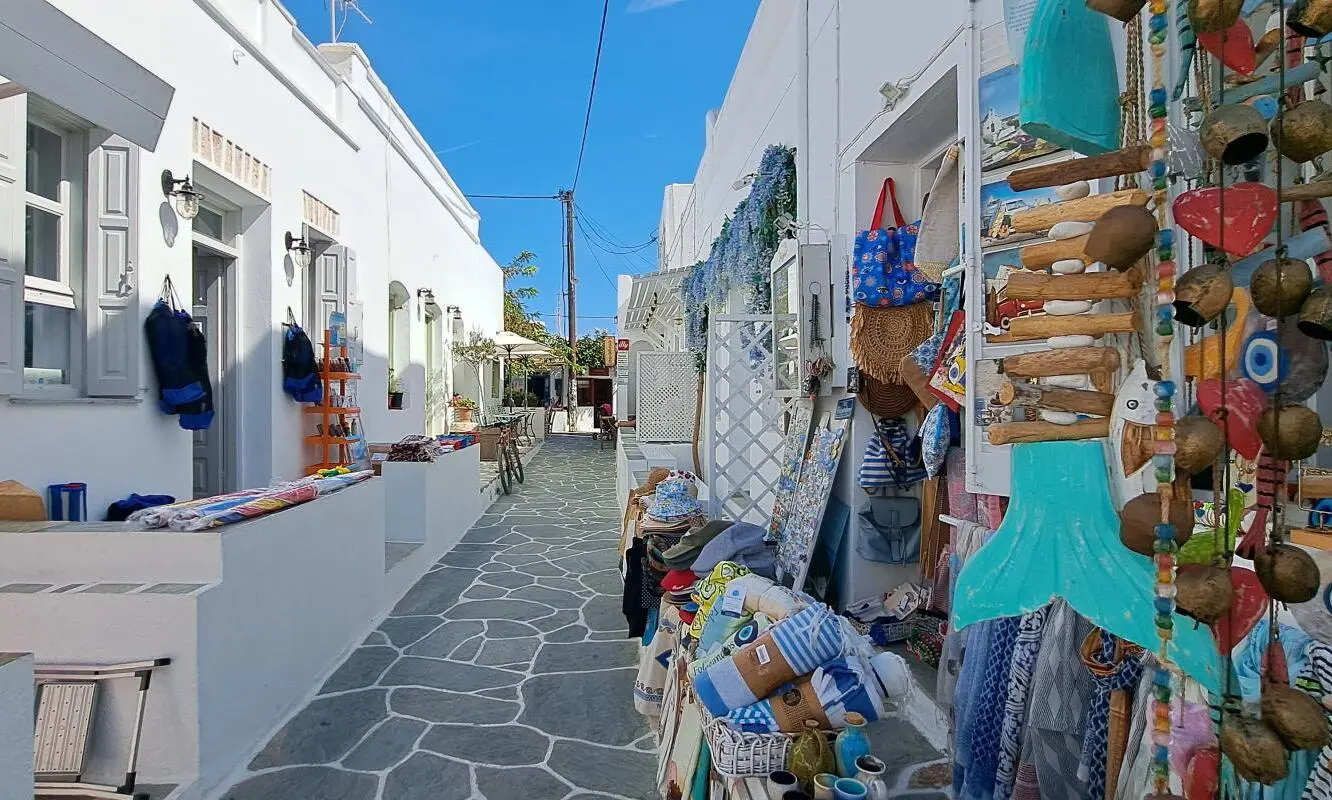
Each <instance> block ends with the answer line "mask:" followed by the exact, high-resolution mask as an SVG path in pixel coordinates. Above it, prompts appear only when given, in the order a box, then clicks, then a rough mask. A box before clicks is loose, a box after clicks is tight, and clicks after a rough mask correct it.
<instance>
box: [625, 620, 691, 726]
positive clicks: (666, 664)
mask: <svg viewBox="0 0 1332 800" xmlns="http://www.w3.org/2000/svg"><path fill="white" fill-rule="evenodd" d="M679 641H680V609H678V608H676V607H675V606H673V605H671V604H670V603H662V604H661V608H660V611H659V612H658V615H657V630H656V631H655V632H654V633H653V636H652V640H651V641H649V642H648V643H647V644H645V645H643V646H642V647H641V648H639V651H638V676H637V678H635V680H634V708H636V709H637V710H638V713H640V714H643V715H644V716H647V717H650V718H654V719H655V718H656V717H659V716H661V703H662V698H663V696H664V693H665V689H666V676H667V675H668V674H669V670H670V665H671V654H672V653H674V652H675V645H676V644H677V643H678V642H679Z"/></svg>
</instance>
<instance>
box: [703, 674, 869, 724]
mask: <svg viewBox="0 0 1332 800" xmlns="http://www.w3.org/2000/svg"><path fill="white" fill-rule="evenodd" d="M870 673H871V669H870V667H869V665H868V664H865V663H864V662H863V661H861V660H860V659H859V658H858V657H855V656H851V657H849V658H834V659H833V660H832V661H829V662H828V663H827V664H824V665H823V666H821V667H819V668H818V669H816V670H814V674H812V675H810V676H809V677H807V678H801V679H800V680H798V681H796V682H795V683H794V684H790V685H788V686H785V687H783V688H781V689H779V690H778V691H777V692H775V693H774V694H773V695H772V697H770V698H768V699H766V700H760V701H759V702H757V703H755V704H753V705H751V706H745V707H744V708H740V709H736V710H735V711H732V712H731V713H730V714H728V715H726V717H724V719H725V722H726V725H727V726H728V727H730V728H732V729H733V730H737V731H740V732H742V733H777V732H779V731H780V732H786V733H798V732H800V731H803V730H804V729H805V725H804V723H805V720H807V719H814V720H817V721H818V722H819V727H820V728H822V729H824V730H834V729H837V728H843V727H845V726H846V715H847V712H850V711H855V712H857V713H859V714H860V715H861V716H863V717H864V718H865V720H866V721H867V722H875V721H877V720H878V719H880V718H881V717H882V716H883V714H884V710H883V695H882V694H880V692H879V689H878V687H877V686H876V685H875V682H874V681H873V680H870V679H869V677H868V676H869V675H870Z"/></svg>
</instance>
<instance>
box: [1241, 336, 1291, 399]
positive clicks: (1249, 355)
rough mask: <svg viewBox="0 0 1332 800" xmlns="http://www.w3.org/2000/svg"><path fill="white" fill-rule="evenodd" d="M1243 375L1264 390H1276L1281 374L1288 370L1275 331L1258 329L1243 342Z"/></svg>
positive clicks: (1284, 355) (1269, 392)
mask: <svg viewBox="0 0 1332 800" xmlns="http://www.w3.org/2000/svg"><path fill="white" fill-rule="evenodd" d="M1240 369H1241V371H1242V372H1243V373H1244V377H1246V378H1248V379H1249V380H1251V381H1253V382H1254V383H1256V384H1258V386H1259V387H1261V388H1262V390H1263V391H1264V392H1267V393H1268V394H1271V393H1272V392H1274V391H1276V387H1277V383H1278V382H1280V380H1281V376H1282V375H1283V374H1285V373H1286V372H1287V371H1288V370H1289V364H1287V363H1286V354H1285V353H1284V352H1283V351H1282V350H1281V345H1280V343H1278V342H1277V336H1276V333H1274V332H1272V331H1259V332H1258V333H1255V334H1254V335H1253V336H1250V337H1249V341H1247V342H1245V343H1244V357H1243V359H1241V361H1240Z"/></svg>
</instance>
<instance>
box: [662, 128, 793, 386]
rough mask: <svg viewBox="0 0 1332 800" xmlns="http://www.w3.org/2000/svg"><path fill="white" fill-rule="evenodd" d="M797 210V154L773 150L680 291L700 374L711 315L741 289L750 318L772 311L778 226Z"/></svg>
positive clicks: (775, 147) (782, 148)
mask: <svg viewBox="0 0 1332 800" xmlns="http://www.w3.org/2000/svg"><path fill="white" fill-rule="evenodd" d="M795 205H796V169H795V150H794V148H790V147H786V146H783V145H770V146H769V147H768V149H767V150H765V151H764V152H763V157H762V158H761V159H760V160H759V167H758V171H757V173H756V175H755V178H754V182H753V184H752V186H751V187H750V190H749V196H748V197H747V198H745V199H744V200H742V201H741V202H740V204H739V205H737V206H736V207H735V211H734V212H733V213H732V215H731V216H730V217H729V218H727V219H726V221H725V222H724V223H723V224H722V229H721V232H720V233H719V234H718V235H717V238H716V239H715V240H714V241H713V243H712V248H711V250H710V252H709V255H708V259H707V260H706V261H700V262H699V263H697V264H695V265H694V266H693V267H690V269H689V274H688V275H686V276H685V279H684V281H683V282H682V283H681V286H680V293H681V295H682V299H683V301H684V309H685V340H686V345H687V346H688V347H689V349H690V351H692V352H693V353H694V354H695V356H696V358H697V360H698V365H699V371H700V372H701V371H702V370H703V366H704V362H705V359H706V352H707V344H708V324H707V320H708V313H709V309H717V308H720V307H721V306H722V305H723V304H724V303H725V301H726V298H727V297H728V296H729V295H730V293H731V292H732V291H733V290H737V289H738V290H742V291H743V297H744V298H745V307H744V309H743V310H744V312H745V313H749V314H761V313H765V312H767V311H769V310H770V309H771V308H772V289H771V287H770V286H769V274H768V268H769V265H770V263H771V261H772V257H773V256H774V255H776V253H777V246H778V244H780V243H781V239H782V235H783V234H782V231H781V230H780V229H779V226H778V224H777V220H778V218H779V217H781V216H782V215H783V214H787V215H789V216H790V217H792V218H794V217H795V211H796V208H795ZM734 310H735V311H739V310H740V309H734Z"/></svg>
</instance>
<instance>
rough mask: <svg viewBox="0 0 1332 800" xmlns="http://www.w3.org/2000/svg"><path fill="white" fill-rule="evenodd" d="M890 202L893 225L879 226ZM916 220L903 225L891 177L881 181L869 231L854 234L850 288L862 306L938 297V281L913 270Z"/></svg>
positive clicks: (902, 302) (884, 304) (918, 227)
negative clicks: (889, 201) (891, 204)
mask: <svg viewBox="0 0 1332 800" xmlns="http://www.w3.org/2000/svg"><path fill="white" fill-rule="evenodd" d="M889 199H891V200H892V203H893V222H894V227H892V228H885V227H883V211H884V205H885V203H886V202H887V201H888V200H889ZM919 233H920V223H919V222H915V223H912V224H910V225H908V224H907V222H906V219H905V218H904V217H903V216H902V208H901V206H899V205H898V204H897V189H896V184H894V183H893V179H892V178H887V179H885V180H884V182H883V188H882V189H880V190H879V202H878V204H877V205H875V206H874V218H873V219H872V220H870V227H869V230H866V231H861V232H860V233H859V234H857V235H856V251H855V259H854V266H853V271H854V275H853V276H852V289H853V292H854V294H855V299H856V302H857V303H859V304H860V305H864V306H876V307H884V306H909V305H913V304H915V303H920V302H923V301H926V300H934V299H935V298H937V297H938V296H939V284H937V283H934V282H933V281H931V280H930V279H929V278H928V277H926V276H925V274H924V273H922V272H920V271H919V270H917V269H916V264H915V258H916V237H917V236H918V235H919Z"/></svg>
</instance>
